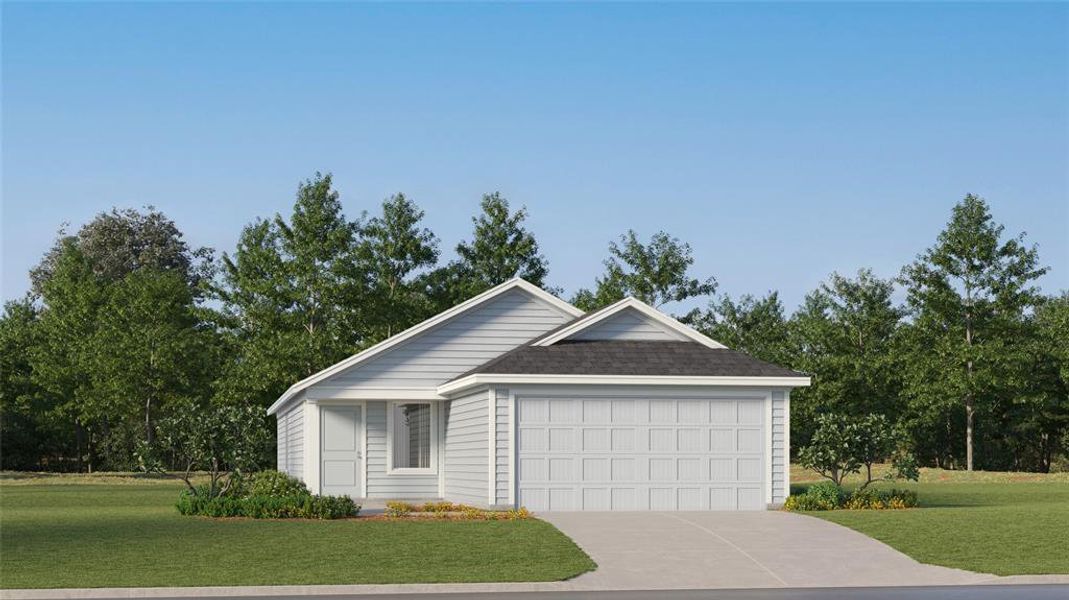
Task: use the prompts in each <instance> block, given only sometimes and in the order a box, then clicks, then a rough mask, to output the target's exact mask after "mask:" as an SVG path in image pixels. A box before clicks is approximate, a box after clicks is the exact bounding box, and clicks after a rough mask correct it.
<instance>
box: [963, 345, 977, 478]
mask: <svg viewBox="0 0 1069 600" xmlns="http://www.w3.org/2000/svg"><path fill="white" fill-rule="evenodd" d="M970 364H971V363H970ZM975 412H976V410H975V408H974V406H973V397H972V394H969V395H968V396H966V397H965V470H967V471H972V421H973V413H975Z"/></svg>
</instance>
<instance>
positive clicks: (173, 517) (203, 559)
mask: <svg viewBox="0 0 1069 600" xmlns="http://www.w3.org/2000/svg"><path fill="white" fill-rule="evenodd" d="M5 479H6V480H5V481H4V484H2V485H0V587H2V588H44V587H131V586H207V585H281V584H341V583H417V582H419V583H430V582H435V583H437V582H484V581H556V580H561V579H567V578H570V577H574V576H576V575H579V574H580V573H583V572H586V571H589V570H591V569H593V568H594V567H595V565H594V563H593V561H592V560H590V558H589V557H588V556H586V554H584V553H583V551H582V550H580V549H579V548H578V547H577V546H576V545H575V544H574V543H573V542H572V541H571V540H570V539H569V538H567V537H566V536H564V534H562V533H561V532H559V531H557V530H556V529H555V528H554V527H553V526H552V525H550V524H548V523H545V522H543V521H538V520H530V521H494V522H487V521H406V522H388V521H368V520H360V519H356V520H342V521H254V520H245V519H229V520H210V519H203V518H198V517H183V516H180V515H179V514H178V513H177V512H176V511H175V509H174V501H175V498H176V497H177V495H178V492H179V490H180V489H181V488H180V487H179V486H178V485H175V484H173V483H171V482H169V481H168V482H159V481H156V482H152V481H148V482H137V483H136V484H130V483H129V482H127V483H122V484H115V483H112V484H100V483H74V484H72V483H70V481H72V479H68V480H67V481H66V482H64V481H63V480H62V479H60V480H49V481H48V482H46V483H41V482H30V483H27V482H20V481H12V479H11V477H10V476H8V477H7V478H5ZM74 481H76V480H74Z"/></svg>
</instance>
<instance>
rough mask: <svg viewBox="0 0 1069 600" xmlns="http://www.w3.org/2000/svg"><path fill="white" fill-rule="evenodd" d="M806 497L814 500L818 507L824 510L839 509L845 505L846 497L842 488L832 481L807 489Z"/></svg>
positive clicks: (815, 484) (822, 482)
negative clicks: (844, 498) (844, 497)
mask: <svg viewBox="0 0 1069 600" xmlns="http://www.w3.org/2000/svg"><path fill="white" fill-rule="evenodd" d="M805 495H806V496H809V497H810V498H812V499H813V501H814V502H816V503H817V504H818V505H820V506H823V507H824V508H823V509H822V510H832V509H835V508H839V506H841V505H842V503H843V496H844V494H843V490H842V488H840V487H839V486H837V485H835V484H834V483H832V482H830V481H821V482H820V483H814V484H813V485H811V486H809V488H808V489H806V491H805Z"/></svg>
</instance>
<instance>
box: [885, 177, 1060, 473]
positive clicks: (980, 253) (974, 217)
mask: <svg viewBox="0 0 1069 600" xmlns="http://www.w3.org/2000/svg"><path fill="white" fill-rule="evenodd" d="M1003 232H1004V227H1003V226H1002V225H999V224H997V223H996V222H995V221H994V218H993V217H992V215H991V210H990V207H989V206H988V204H987V202H985V201H984V200H983V199H981V198H979V197H977V196H974V195H972V194H969V195H967V196H966V197H965V198H964V200H962V201H961V202H959V203H958V204H957V205H956V206H954V209H953V211H952V214H951V218H950V221H949V222H948V223H947V225H946V228H945V229H944V230H943V231H942V232H941V233H940V234H939V237H938V239H937V241H936V244H935V245H934V246H932V247H931V248H929V249H928V250H927V251H925V252H924V253H922V254H921V255H920V256H918V257H917V259H916V261H914V262H913V263H912V264H910V265H908V266H906V267H905V268H904V269H903V270H902V275H901V281H902V284H903V285H904V286H905V287H906V292H907V295H906V304H907V306H908V308H909V311H910V316H911V319H912V322H911V325H910V327H909V328H908V332H907V334H908V340H909V343H908V344H907V347H908V348H909V354H908V356H907V357H906V358H907V360H906V366H907V368H906V372H907V389H908V393H909V395H910V397H911V400H912V401H913V404H914V406H915V407H917V408H919V409H921V410H923V412H924V413H926V414H929V415H930V414H931V413H932V412H933V411H932V410H931V407H936V410H935V411H934V412H935V413H937V414H938V413H939V412H942V413H944V415H945V416H946V418H947V428H948V429H952V419H953V417H952V416H951V415H950V413H949V412H948V411H947V409H948V408H949V407H948V406H947V403H948V402H953V403H954V404H956V405H957V406H958V407H960V408H961V409H963V411H962V412H963V413H964V417H965V419H964V420H965V423H964V429H965V432H964V437H965V439H964V447H965V466H966V468H967V469H968V470H972V469H973V467H974V464H975V460H974V443H973V439H974V436H975V428H976V418H977V415H978V413H979V412H981V411H982V412H985V413H987V414H990V409H991V408H992V405H993V404H994V403H995V402H996V400H997V399H998V398H999V396H1000V395H1001V394H1004V393H1005V391H1006V390H1004V389H1001V388H1002V382H1003V381H1005V380H1006V378H1007V377H1008V376H1009V374H1010V373H1011V372H1012V371H1013V370H1014V369H1016V368H1019V364H1020V362H1021V361H1022V354H1023V347H1022V346H1021V345H1020V344H1018V343H1016V342H1015V341H1014V340H1015V339H1019V338H1018V337H1017V336H1018V335H1019V334H1021V333H1022V329H1021V327H1022V320H1021V315H1023V314H1024V313H1025V311H1026V310H1028V309H1029V308H1030V307H1031V306H1033V305H1035V303H1036V301H1037V298H1038V290H1037V289H1036V287H1035V286H1034V281H1035V280H1036V279H1037V278H1039V277H1040V276H1041V275H1043V274H1044V273H1045V272H1046V269H1045V268H1043V267H1041V266H1040V265H1039V256H1038V252H1037V250H1036V249H1035V247H1034V246H1033V247H1028V246H1026V245H1025V242H1024V235H1023V234H1021V235H1018V236H1016V237H1013V238H1010V239H1007V240H1004V239H1003ZM940 409H941V410H940ZM918 412H920V411H918ZM929 425H931V423H930V419H929Z"/></svg>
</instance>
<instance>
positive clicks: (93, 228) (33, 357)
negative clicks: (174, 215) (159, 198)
mask: <svg viewBox="0 0 1069 600" xmlns="http://www.w3.org/2000/svg"><path fill="white" fill-rule="evenodd" d="M210 259H211V251H210V250H208V249H198V250H191V249H189V247H188V246H187V245H186V243H185V242H184V241H183V239H182V234H181V232H180V231H179V230H178V228H177V227H176V226H175V225H174V223H173V222H172V221H170V220H169V219H167V218H166V217H165V216H164V215H163V214H162V213H159V212H158V211H155V210H152V209H149V212H148V213H140V212H138V211H135V210H122V211H119V210H113V211H112V212H111V213H102V214H100V215H97V216H96V217H95V218H94V219H93V220H92V221H90V222H89V223H87V224H86V225H85V226H83V227H82V228H81V229H80V230H79V231H78V234H77V235H73V236H70V235H66V234H65V233H63V232H62V231H61V233H60V236H59V239H58V240H57V242H56V245H55V246H54V247H53V249H52V250H51V251H50V252H49V253H48V254H47V255H46V257H45V259H44V260H43V261H42V263H41V264H40V265H39V266H38V267H37V268H36V269H35V270H34V284H35V290H36V295H37V299H38V300H39V301H40V310H39V318H38V320H37V324H36V325H35V331H36V335H35V338H34V340H35V341H34V344H33V346H32V347H31V348H30V350H29V352H28V359H29V366H30V369H31V371H32V382H33V384H34V385H35V386H37V387H38V388H39V390H40V393H41V395H42V396H41V398H40V401H39V408H40V409H41V410H40V411H39V412H40V415H41V418H42V419H45V420H48V421H52V422H58V423H64V424H65V427H67V428H68V431H70V433H72V434H73V437H74V439H75V443H74V444H72V446H74V447H75V454H76V455H77V459H78V462H79V466H85V467H87V468H89V469H92V468H93V467H94V466H97V465H99V464H100V463H101V462H102V463H104V466H106V467H109V468H127V467H129V466H130V460H131V458H132V449H133V445H134V443H135V442H136V440H137V439H138V437H139V436H151V429H152V428H151V426H149V427H147V428H146V427H141V424H143V423H144V422H145V421H144V417H145V415H146V414H148V415H151V414H152V408H159V406H158V405H155V404H154V405H153V406H152V407H150V408H149V409H148V410H146V411H142V410H141V409H140V408H131V405H130V397H131V396H130V395H129V392H130V390H131V388H132V387H135V386H137V385H138V384H136V383H134V382H135V381H136V380H137V378H138V376H139V375H137V374H134V370H135V369H136V368H137V367H138V364H139V363H138V362H137V359H139V358H142V357H144V356H145V355H146V353H149V351H148V350H147V347H146V345H145V341H146V340H144V339H138V338H137V336H136V335H130V333H131V332H130V331H129V330H131V329H133V328H137V327H141V329H140V331H141V332H142V333H144V332H145V331H146V329H145V327H147V326H148V322H149V320H152V322H153V323H155V325H157V326H160V327H163V320H164V319H167V318H177V313H175V312H174V311H170V310H168V309H169V307H170V306H171V304H169V302H170V300H171V299H170V298H165V297H164V296H167V295H170V294H175V293H177V294H179V301H180V303H182V304H183V306H184V309H183V310H185V311H186V313H190V311H192V310H193V307H194V305H195V304H196V303H197V302H198V301H199V300H200V299H201V292H202V285H201V284H202V282H203V280H204V277H207V276H208V275H210V273H211V268H212V267H211V262H210ZM146 273H153V274H155V275H153V276H152V277H155V276H156V275H158V276H161V277H166V278H167V281H168V282H169V285H168V286H167V289H166V292H165V293H164V294H163V295H160V294H157V295H156V296H154V297H152V298H151V299H149V300H148V301H145V302H140V303H135V304H129V303H130V302H133V301H134V299H135V295H132V294H130V293H128V292H130V291H131V289H133V288H132V287H130V286H132V285H134V282H135V280H136V282H140V283H145V282H147V281H148V280H149V279H152V277H149V278H148V279H141V277H142V276H143V275H144V274H146ZM156 303H162V304H161V305H160V306H156ZM126 313H136V315H137V316H135V317H132V318H129V319H126V320H125V321H123V320H122V318H121V316H120V315H122V314H126ZM198 325H199V319H196V318H194V319H189V318H187V317H186V316H182V317H181V318H180V319H179V320H178V321H176V322H174V323H170V324H168V328H167V331H168V333H167V334H166V335H167V336H170V335H171V334H173V333H175V332H177V331H179V330H181V329H182V328H185V327H194V326H198ZM120 341H123V342H124V345H122V346H118V345H114V344H118V343H119V342H120ZM119 356H121V357H122V358H121V359H119V358H118V357H119ZM125 360H130V361H133V362H130V363H126V362H124V361H125ZM109 373H110V375H109ZM183 377H190V378H193V377H197V374H195V373H183ZM120 382H122V385H119V384H120ZM120 388H122V390H123V392H122V393H119V392H118V390H119V389H120ZM145 401H146V399H145V397H144V396H141V397H140V398H139V405H140V403H142V402H145ZM148 422H149V424H150V425H151V416H149V421H148ZM57 426H58V425H57ZM64 458H69V455H67V456H66V457H64Z"/></svg>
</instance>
